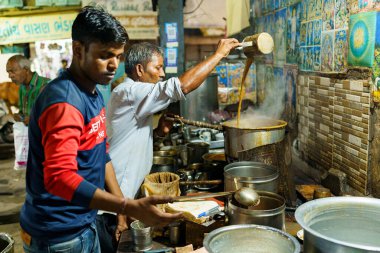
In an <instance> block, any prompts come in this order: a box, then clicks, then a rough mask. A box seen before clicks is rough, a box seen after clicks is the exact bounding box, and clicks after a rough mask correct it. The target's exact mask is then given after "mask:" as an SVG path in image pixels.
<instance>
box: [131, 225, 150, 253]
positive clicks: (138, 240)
mask: <svg viewBox="0 0 380 253" xmlns="http://www.w3.org/2000/svg"><path fill="white" fill-rule="evenodd" d="M152 231H153V230H152V227H147V226H146V225H145V224H144V223H142V222H141V221H139V220H136V221H134V222H132V223H131V232H132V233H131V234H132V240H133V244H134V250H135V251H145V250H149V249H151V248H152V247H153V241H152Z"/></svg>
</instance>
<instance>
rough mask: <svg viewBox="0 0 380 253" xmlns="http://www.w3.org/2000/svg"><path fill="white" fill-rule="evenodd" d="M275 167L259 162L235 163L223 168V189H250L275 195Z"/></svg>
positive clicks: (276, 173)
mask: <svg viewBox="0 0 380 253" xmlns="http://www.w3.org/2000/svg"><path fill="white" fill-rule="evenodd" d="M278 177H279V171H278V168H277V167H274V166H272V165H268V164H265V163H261V162H235V163H231V164H229V165H227V166H226V167H224V189H225V190H226V191H234V190H237V189H240V188H242V187H250V188H254V189H255V190H259V191H268V192H275V193H277V190H278Z"/></svg>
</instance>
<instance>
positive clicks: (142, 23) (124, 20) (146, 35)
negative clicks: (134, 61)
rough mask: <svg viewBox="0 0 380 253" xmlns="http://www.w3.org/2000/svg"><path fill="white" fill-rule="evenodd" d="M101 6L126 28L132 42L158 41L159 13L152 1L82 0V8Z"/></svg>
mask: <svg viewBox="0 0 380 253" xmlns="http://www.w3.org/2000/svg"><path fill="white" fill-rule="evenodd" d="M86 5H92V6H94V5H96V6H101V7H102V8H104V9H105V10H107V11H108V12H109V13H111V14H112V15H113V16H115V17H116V18H117V19H118V20H119V21H120V23H121V24H122V25H123V26H124V27H125V29H126V30H127V32H128V36H129V38H130V39H132V40H144V39H157V37H158V34H159V33H158V29H159V28H158V22H157V12H154V11H153V7H152V1H151V0H123V1H115V0H112V1H110V0H82V6H86Z"/></svg>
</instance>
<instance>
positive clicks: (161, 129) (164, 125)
mask: <svg viewBox="0 0 380 253" xmlns="http://www.w3.org/2000/svg"><path fill="white" fill-rule="evenodd" d="M165 117H166V114H162V115H161V117H160V120H159V121H158V125H157V128H156V129H155V131H156V134H157V135H158V136H159V137H165V136H166V135H167V134H168V133H169V132H170V130H171V129H172V127H173V122H172V121H169V120H165Z"/></svg>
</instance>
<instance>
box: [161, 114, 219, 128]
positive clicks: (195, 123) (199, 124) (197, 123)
mask: <svg viewBox="0 0 380 253" xmlns="http://www.w3.org/2000/svg"><path fill="white" fill-rule="evenodd" d="M165 120H168V121H173V122H180V123H182V124H187V125H192V126H197V127H205V128H211V129H217V130H223V127H222V126H221V125H214V124H210V123H205V122H201V121H195V120H189V119H184V118H182V117H180V116H178V115H174V118H172V117H168V116H165Z"/></svg>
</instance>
